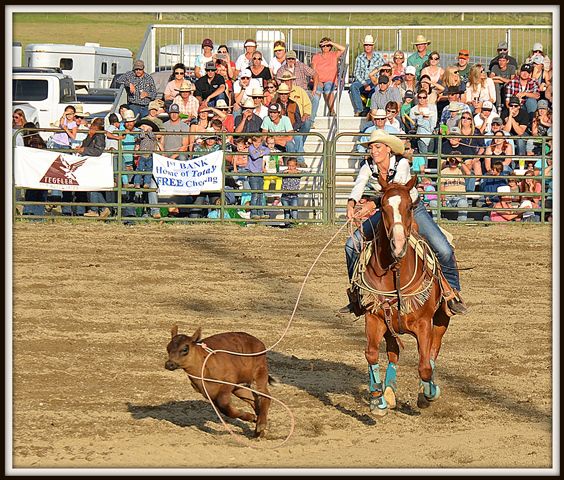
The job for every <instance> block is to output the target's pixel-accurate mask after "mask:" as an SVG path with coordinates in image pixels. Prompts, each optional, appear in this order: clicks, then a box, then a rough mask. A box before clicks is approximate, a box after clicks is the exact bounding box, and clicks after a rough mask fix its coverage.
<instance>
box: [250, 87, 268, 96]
mask: <svg viewBox="0 0 564 480" xmlns="http://www.w3.org/2000/svg"><path fill="white" fill-rule="evenodd" d="M249 97H264V90H263V89H262V87H253V88H252V90H251V94H250V95H249Z"/></svg>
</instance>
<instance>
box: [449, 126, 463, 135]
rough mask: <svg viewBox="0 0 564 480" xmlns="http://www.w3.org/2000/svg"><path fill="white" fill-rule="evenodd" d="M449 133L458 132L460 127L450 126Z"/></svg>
mask: <svg viewBox="0 0 564 480" xmlns="http://www.w3.org/2000/svg"><path fill="white" fill-rule="evenodd" d="M448 133H449V135H455V134H459V133H460V128H458V127H450V129H449V131H448Z"/></svg>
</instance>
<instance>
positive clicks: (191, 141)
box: [187, 105, 214, 152]
mask: <svg viewBox="0 0 564 480" xmlns="http://www.w3.org/2000/svg"><path fill="white" fill-rule="evenodd" d="M213 117H214V113H213V112H212V111H211V109H210V108H209V107H206V106H204V105H200V107H199V108H198V118H197V120H196V121H193V122H192V123H191V124H190V127H189V132H190V135H188V148H187V151H190V152H193V151H194V147H195V146H196V144H198V143H200V142H201V139H200V137H199V136H198V135H196V134H197V133H199V132H205V131H206V129H207V128H208V127H209V126H210V121H211V119H212V118H213Z"/></svg>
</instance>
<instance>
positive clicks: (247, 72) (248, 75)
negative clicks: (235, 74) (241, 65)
mask: <svg viewBox="0 0 564 480" xmlns="http://www.w3.org/2000/svg"><path fill="white" fill-rule="evenodd" d="M252 76H253V75H252V74H251V71H250V70H249V69H248V68H245V70H241V73H240V74H239V78H243V77H246V78H251V77H252Z"/></svg>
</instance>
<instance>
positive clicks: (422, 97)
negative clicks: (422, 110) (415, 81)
mask: <svg viewBox="0 0 564 480" xmlns="http://www.w3.org/2000/svg"><path fill="white" fill-rule="evenodd" d="M417 98H421V99H425V98H427V95H424V96H421V95H417Z"/></svg>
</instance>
